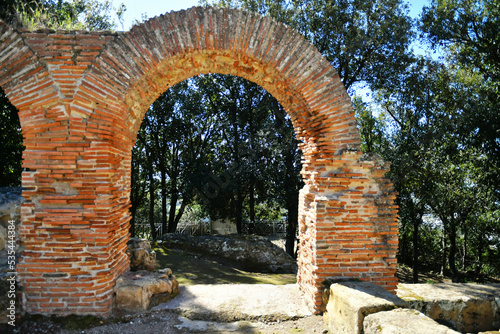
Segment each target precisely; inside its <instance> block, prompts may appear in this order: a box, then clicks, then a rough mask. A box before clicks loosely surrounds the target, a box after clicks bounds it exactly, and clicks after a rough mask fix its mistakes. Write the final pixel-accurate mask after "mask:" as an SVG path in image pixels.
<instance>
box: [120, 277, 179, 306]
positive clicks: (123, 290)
mask: <svg viewBox="0 0 500 334" xmlns="http://www.w3.org/2000/svg"><path fill="white" fill-rule="evenodd" d="M178 293H179V283H178V282H177V280H176V278H175V276H174V275H172V271H171V270H170V269H164V270H161V271H159V272H150V271H146V270H140V271H136V272H130V271H129V272H125V273H124V274H123V275H122V276H120V277H119V278H118V280H117V281H116V285H115V305H116V307H117V308H119V309H123V310H128V311H141V310H147V309H148V308H149V307H150V306H155V305H153V304H152V303H151V300H152V297H153V296H155V295H163V296H164V297H165V298H167V299H168V298H171V297H174V296H175V295H177V294H178ZM162 301H163V300H162Z"/></svg>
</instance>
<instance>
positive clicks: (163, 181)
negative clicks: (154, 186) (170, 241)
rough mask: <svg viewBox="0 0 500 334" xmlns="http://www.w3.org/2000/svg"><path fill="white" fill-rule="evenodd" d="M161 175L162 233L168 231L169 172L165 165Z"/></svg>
mask: <svg viewBox="0 0 500 334" xmlns="http://www.w3.org/2000/svg"><path fill="white" fill-rule="evenodd" d="M160 174H161V231H162V233H165V231H167V172H166V170H165V165H164V164H163V163H161V164H160Z"/></svg>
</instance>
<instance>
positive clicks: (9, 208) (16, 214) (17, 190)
mask: <svg viewBox="0 0 500 334" xmlns="http://www.w3.org/2000/svg"><path fill="white" fill-rule="evenodd" d="M21 191H22V188H21V187H0V250H2V249H5V247H6V245H7V240H8V235H7V231H8V230H7V229H8V226H9V224H10V223H9V222H11V221H14V225H15V226H16V229H15V231H16V235H15V240H16V252H19V243H18V242H17V241H18V240H19V228H18V226H19V224H20V223H21V204H22V203H23V202H24V200H23V197H22V196H21Z"/></svg>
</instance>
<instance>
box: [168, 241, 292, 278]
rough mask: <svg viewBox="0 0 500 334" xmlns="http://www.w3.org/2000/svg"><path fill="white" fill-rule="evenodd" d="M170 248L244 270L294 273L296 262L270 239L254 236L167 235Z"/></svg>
mask: <svg viewBox="0 0 500 334" xmlns="http://www.w3.org/2000/svg"><path fill="white" fill-rule="evenodd" d="M162 240H163V241H164V242H165V244H166V246H167V247H174V248H181V249H186V250H191V251H194V252H198V253H201V254H203V255H211V256H217V257H221V258H224V259H227V260H230V261H234V262H237V265H238V266H239V267H241V268H242V269H244V270H256V271H264V272H280V273H295V272H296V270H297V264H296V262H295V260H294V259H293V258H292V257H291V256H290V255H288V254H287V253H286V252H285V251H283V250H282V249H281V248H279V247H278V246H276V245H275V244H273V243H272V242H271V241H269V239H267V238H264V237H260V236H255V235H250V236H248V235H234V234H233V235H229V236H199V237H193V236H190V235H180V234H165V235H164V236H163V237H162Z"/></svg>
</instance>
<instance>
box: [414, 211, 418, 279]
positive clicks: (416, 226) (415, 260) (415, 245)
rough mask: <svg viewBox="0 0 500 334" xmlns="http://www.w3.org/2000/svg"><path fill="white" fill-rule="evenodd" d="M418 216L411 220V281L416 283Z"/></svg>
mask: <svg viewBox="0 0 500 334" xmlns="http://www.w3.org/2000/svg"><path fill="white" fill-rule="evenodd" d="M419 226H420V218H419V219H415V220H414V221H413V283H418V228H419Z"/></svg>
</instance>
